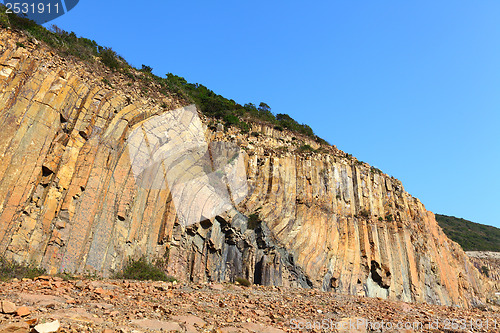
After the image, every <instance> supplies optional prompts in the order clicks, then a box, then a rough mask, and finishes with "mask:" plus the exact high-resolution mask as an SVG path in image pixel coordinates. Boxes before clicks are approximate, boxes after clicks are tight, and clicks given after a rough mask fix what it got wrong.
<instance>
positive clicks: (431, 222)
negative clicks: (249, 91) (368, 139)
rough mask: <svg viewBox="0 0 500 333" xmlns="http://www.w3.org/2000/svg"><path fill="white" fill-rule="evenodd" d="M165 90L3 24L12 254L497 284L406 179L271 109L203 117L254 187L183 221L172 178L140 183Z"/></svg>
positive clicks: (320, 278)
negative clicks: (138, 171) (295, 129)
mask: <svg viewBox="0 0 500 333" xmlns="http://www.w3.org/2000/svg"><path fill="white" fill-rule="evenodd" d="M20 42H22V43H20ZM21 45H23V46H21ZM101 75H102V76H106V77H107V79H106V80H103V77H102V76H101ZM107 82H108V83H111V84H108V83H107ZM153 88H154V87H153ZM153 88H152V89H153ZM153 90H154V89H153ZM151 96H154V95H150V96H149V97H148V96H145V95H144V93H143V92H142V91H141V89H139V88H138V87H137V84H136V83H134V84H130V85H129V84H127V81H126V80H125V77H124V76H121V75H120V74H117V73H111V72H109V71H106V70H105V69H104V68H102V67H99V66H98V65H96V64H93V65H89V64H84V63H79V62H77V61H75V60H72V59H63V58H61V57H59V56H57V55H55V54H54V53H53V52H51V51H50V50H49V49H48V48H47V47H45V46H43V45H41V44H37V43H36V41H30V40H27V39H26V37H23V36H22V35H20V34H17V33H14V32H11V31H8V30H0V110H1V113H0V117H1V123H2V124H3V129H2V131H1V132H0V158H1V161H2V162H1V164H0V256H6V257H8V258H10V259H14V260H16V261H24V262H33V263H35V264H37V265H40V266H42V267H44V268H46V269H47V270H48V272H49V273H56V272H63V271H66V272H84V271H94V272H98V273H100V274H103V275H109V274H110V273H111V272H112V271H113V270H118V269H120V268H121V267H122V265H123V263H124V262H125V261H126V260H127V259H128V258H129V257H140V256H146V257H147V258H150V259H151V260H153V259H162V261H163V262H164V265H165V269H166V270H167V271H168V272H169V273H170V274H172V275H175V276H176V277H178V278H180V279H183V280H188V281H189V280H190V281H194V282H205V281H233V280H234V279H235V278H238V277H241V278H246V279H248V280H249V281H250V282H254V283H259V284H265V285H279V286H302V287H313V288H320V289H322V290H335V291H338V292H340V293H348V294H354V295H367V296H372V297H381V298H390V299H398V300H403V301H418V302H420V301H424V302H430V303H438V304H454V305H461V306H471V305H475V304H477V303H480V302H481V299H484V297H485V294H486V293H487V292H490V291H491V290H490V289H491V288H490V286H489V285H488V282H487V281H486V280H485V278H484V277H482V276H481V274H480V273H479V272H478V270H477V269H476V268H475V267H474V266H473V265H472V264H471V263H470V261H469V260H468V258H467V256H466V255H465V253H464V252H463V251H462V250H461V248H460V247H459V246H458V245H457V244H456V243H454V242H452V241H450V240H449V239H448V238H447V237H446V236H445V235H444V233H443V232H442V230H441V229H440V228H439V226H438V225H437V223H436V221H435V219H434V215H433V214H432V213H431V212H428V211H427V210H426V209H425V207H424V206H423V204H422V203H421V202H420V201H419V200H418V199H416V198H413V197H412V196H410V195H409V194H408V193H407V192H406V191H405V190H404V188H403V186H402V184H401V182H399V181H398V180H396V179H394V178H392V177H389V176H387V175H385V174H383V173H381V172H380V171H379V170H377V169H375V168H372V167H370V166H369V165H367V164H365V163H363V162H359V161H357V160H356V159H354V158H352V157H351V156H350V155H347V154H345V153H343V152H341V151H339V150H337V149H336V148H335V147H324V146H323V147H320V146H319V145H318V144H317V143H315V142H313V141H311V140H310V139H307V138H304V137H300V136H298V135H296V134H293V133H289V132H286V131H280V130H277V129H274V128H272V127H269V126H266V125H263V124H253V125H252V130H251V134H248V133H241V132H240V131H239V130H238V129H236V128H229V129H226V130H225V131H224V129H223V128H222V126H220V125H217V123H216V121H215V120H211V119H205V118H203V117H202V116H201V117H202V118H203V121H204V123H205V125H206V127H204V128H205V129H204V137H205V138H206V140H207V142H209V143H210V142H216V141H223V142H229V143H232V144H234V145H237V146H238V147H240V148H241V149H242V150H243V152H242V155H241V158H242V161H244V164H245V166H244V170H245V173H246V181H247V183H248V191H247V193H246V194H247V195H246V196H245V197H244V198H242V200H238V201H237V202H236V201H235V200H233V199H231V200H232V203H233V207H232V208H231V209H228V210H227V211H225V212H220V214H217V215H216V216H213V217H212V216H209V217H207V218H206V219H200V222H199V223H196V224H191V225H186V224H185V223H182V221H180V219H179V216H178V214H176V207H175V200H173V198H172V192H171V191H170V187H169V186H161V187H157V188H155V187H154V186H153V187H151V186H149V187H144V186H140V184H138V182H137V177H136V176H137V175H135V174H134V170H133V168H132V166H131V161H132V160H133V157H132V156H130V150H129V149H128V145H129V140H128V135H130V133H131V132H133V131H134V130H135V129H138V128H140V127H141V126H143V125H144V123H145V122H146V121H148V119H151V118H152V117H158V116H161V115H162V114H165V113H166V112H169V111H171V110H173V109H175V108H177V107H180V106H182V105H185V102H184V101H182V100H179V99H177V98H175V97H172V96H170V97H165V96H163V97H157V96H155V97H151ZM205 125H204V126H205ZM312 149H314V151H311V150H312ZM210 160H211V161H212V162H213V159H212V156H210ZM214 163H215V162H214ZM230 192H231V195H233V196H234V193H233V191H230Z"/></svg>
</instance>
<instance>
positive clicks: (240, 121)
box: [0, 4, 328, 144]
mask: <svg viewBox="0 0 500 333" xmlns="http://www.w3.org/2000/svg"><path fill="white" fill-rule="evenodd" d="M4 9H5V7H4V6H3V5H1V4H0V27H3V28H12V29H18V30H22V31H24V32H25V33H26V34H27V35H28V38H35V39H38V40H42V41H44V42H45V43H46V44H47V45H49V46H51V47H53V48H54V49H55V50H56V51H57V52H58V53H59V54H60V55H61V56H63V57H66V56H74V57H77V58H80V59H82V60H84V61H88V62H95V61H96V59H99V61H100V62H101V63H103V64H104V65H106V66H107V67H109V68H110V69H112V70H113V71H116V72H120V73H122V74H124V75H126V76H127V77H128V78H129V79H131V80H134V81H136V80H140V81H143V83H145V85H146V87H147V86H148V84H149V83H151V82H155V83H157V84H159V85H160V87H161V88H160V92H161V93H163V94H165V95H169V94H170V95H175V96H177V98H180V99H182V100H185V101H186V102H194V103H196V104H197V105H198V107H199V109H200V110H201V111H202V112H203V113H204V114H205V115H207V116H209V117H213V118H217V119H220V120H221V121H223V122H224V123H225V124H226V125H234V126H237V127H239V128H240V129H241V130H242V131H243V132H245V133H248V132H249V130H250V126H249V125H248V123H247V121H259V122H264V123H267V124H269V125H271V126H274V127H275V128H276V129H280V130H283V129H288V130H290V131H293V132H296V133H300V134H302V135H305V136H307V137H310V138H312V139H313V140H316V141H317V142H318V143H321V144H328V142H326V141H325V140H323V139H321V138H319V137H318V136H316V135H315V134H314V131H313V130H312V129H311V127H309V126H308V125H306V124H300V123H298V122H297V121H296V120H294V119H293V118H292V117H290V116H289V115H287V114H277V115H274V114H273V113H272V112H271V107H270V106H269V105H267V104H266V103H264V102H261V103H260V104H259V105H258V106H257V105H256V104H253V103H247V104H245V105H241V104H238V103H236V102H235V101H234V100H232V99H228V98H225V97H223V96H221V95H218V94H216V93H214V92H213V91H212V90H210V89H208V88H207V87H205V86H204V85H202V84H199V83H189V82H187V81H186V79H184V78H183V77H181V76H177V75H174V74H171V73H168V74H166V77H165V78H162V77H159V76H156V75H154V74H153V73H152V71H153V68H152V67H150V66H147V65H142V68H141V69H136V68H134V67H132V66H131V65H130V64H128V63H127V62H126V61H125V59H123V58H122V57H121V56H119V55H118V54H117V53H116V52H115V51H114V50H113V49H111V48H108V47H103V46H100V45H98V44H97V42H96V41H94V40H90V39H87V38H84V37H78V36H76V34H75V33H74V32H67V31H64V30H62V29H60V28H59V27H57V26H55V25H52V27H51V28H50V30H49V29H46V28H45V27H43V26H41V25H38V24H37V23H35V22H34V21H31V20H28V19H26V18H23V17H19V16H17V15H15V14H6V13H5V10H4ZM138 72H140V73H139V74H140V75H137V73H138ZM143 90H144V91H147V88H144V89H143Z"/></svg>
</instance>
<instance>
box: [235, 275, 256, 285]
mask: <svg viewBox="0 0 500 333" xmlns="http://www.w3.org/2000/svg"><path fill="white" fill-rule="evenodd" d="M234 281H236V282H238V283H239V284H241V285H242V286H244V287H250V286H251V285H252V283H251V282H250V281H248V280H247V279H245V278H241V277H238V278H236V279H234Z"/></svg>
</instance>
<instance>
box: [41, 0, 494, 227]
mask: <svg viewBox="0 0 500 333" xmlns="http://www.w3.org/2000/svg"><path fill="white" fill-rule="evenodd" d="M145 3H147V4H148V5H147V6H142V7H141V6H138V3H137V2H135V1H134V2H132V1H93V0H80V3H79V4H78V5H77V6H76V7H75V8H74V9H73V10H72V11H70V12H69V13H67V14H66V15H64V16H62V17H60V18H58V19H56V20H54V21H52V22H51V23H54V24H57V25H58V26H59V27H60V28H62V29H64V30H67V31H74V32H75V33H76V34H77V35H80V36H84V37H87V38H90V39H95V40H96V41H97V42H98V43H99V44H101V45H104V46H111V47H112V48H113V49H114V50H115V51H117V52H118V53H119V54H120V55H122V56H123V57H124V58H125V59H127V60H128V61H129V63H131V64H132V65H134V66H136V67H141V65H142V64H146V65H149V66H151V67H153V72H154V73H155V74H157V75H160V76H163V75H164V74H165V73H168V72H171V73H174V74H177V75H180V76H183V77H185V78H186V79H187V80H188V81H190V82H197V83H201V84H203V85H205V86H207V87H208V88H210V89H212V90H214V91H215V92H216V93H219V94H221V95H223V96H225V97H227V98H231V99H234V100H236V101H237V102H239V103H242V104H244V103H247V102H253V103H257V104H258V103H259V102H261V101H264V102H266V103H267V104H269V105H270V106H271V108H272V111H273V112H274V113H288V114H290V115H291V116H292V117H294V118H295V119H296V120H298V121H299V122H303V123H307V124H308V125H310V126H311V127H312V128H313V129H314V131H315V132H316V133H317V134H318V135H319V136H321V137H323V138H324V139H326V140H327V141H329V142H330V143H332V144H335V145H337V147H339V148H340V149H342V150H344V151H346V152H348V153H351V154H353V155H354V156H356V157H357V158H359V159H360V160H363V161H366V162H368V163H370V164H371V165H374V166H376V167H378V168H380V169H382V170H383V171H384V172H386V173H388V174H390V175H393V176H394V177H396V178H398V179H400V180H402V181H403V184H404V186H405V188H406V190H407V191H408V192H409V193H411V194H412V195H413V196H416V197H418V198H419V199H420V200H421V201H422V202H423V203H424V204H425V205H426V207H427V209H429V210H431V211H433V212H435V213H442V214H447V215H454V216H457V217H463V218H466V219H470V220H473V221H476V222H479V223H484V224H489V225H494V226H497V227H500V215H499V211H500V177H499V175H498V174H499V171H500V170H499V163H500V134H499V126H500V90H499V88H500V20H499V17H500V2H498V1H487V0H484V1H478V2H472V1H459V0H454V1H412V2H411V1H399V0H398V1H366V0H365V1H347V0H344V1H333V0H330V1H315V2H309V3H307V4H306V2H305V1H290V0H287V1H279V0H276V1H255V0H254V1H234V0H233V1H223V0H219V1H212V2H209V1H174V0H171V1H149V2H145Z"/></svg>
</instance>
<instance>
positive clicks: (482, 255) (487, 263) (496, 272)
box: [465, 251, 500, 281]
mask: <svg viewBox="0 0 500 333" xmlns="http://www.w3.org/2000/svg"><path fill="white" fill-rule="evenodd" d="M465 253H466V254H467V256H468V257H469V259H470V261H471V262H472V263H473V264H474V266H475V267H476V268H477V269H479V270H480V271H481V272H482V273H483V274H484V275H486V276H488V277H489V278H490V279H492V280H494V281H500V252H488V251H467V252H465Z"/></svg>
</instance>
